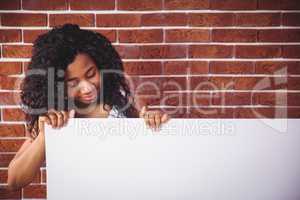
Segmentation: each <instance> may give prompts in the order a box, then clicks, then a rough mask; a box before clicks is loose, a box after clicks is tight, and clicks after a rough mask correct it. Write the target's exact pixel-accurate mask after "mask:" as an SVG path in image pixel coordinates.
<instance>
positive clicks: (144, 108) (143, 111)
mask: <svg viewBox="0 0 300 200" xmlns="http://www.w3.org/2000/svg"><path fill="white" fill-rule="evenodd" d="M147 110H148V107H147V106H143V107H142V109H141V112H140V117H144V116H145V114H146V111H147Z"/></svg>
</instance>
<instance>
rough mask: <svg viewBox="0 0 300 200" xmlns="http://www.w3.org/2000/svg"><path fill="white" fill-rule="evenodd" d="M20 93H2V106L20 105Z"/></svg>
mask: <svg viewBox="0 0 300 200" xmlns="http://www.w3.org/2000/svg"><path fill="white" fill-rule="evenodd" d="M20 102H21V100H20V93H19V92H0V105H19V104H20Z"/></svg>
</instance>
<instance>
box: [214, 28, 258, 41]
mask: <svg viewBox="0 0 300 200" xmlns="http://www.w3.org/2000/svg"><path fill="white" fill-rule="evenodd" d="M256 40H257V31H256V30H253V29H213V30H212V41H213V42H256Z"/></svg>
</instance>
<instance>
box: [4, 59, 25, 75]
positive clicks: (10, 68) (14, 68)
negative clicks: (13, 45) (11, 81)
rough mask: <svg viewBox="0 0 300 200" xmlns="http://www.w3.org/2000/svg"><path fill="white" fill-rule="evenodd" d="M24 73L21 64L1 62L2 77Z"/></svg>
mask: <svg viewBox="0 0 300 200" xmlns="http://www.w3.org/2000/svg"><path fill="white" fill-rule="evenodd" d="M21 73H22V63H21V62H0V74H1V75H13V74H21Z"/></svg>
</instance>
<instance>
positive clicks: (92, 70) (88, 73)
mask: <svg viewBox="0 0 300 200" xmlns="http://www.w3.org/2000/svg"><path fill="white" fill-rule="evenodd" d="M95 75H96V68H95V67H93V68H91V69H89V70H88V71H87V73H86V77H87V78H92V77H93V76H95Z"/></svg>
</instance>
